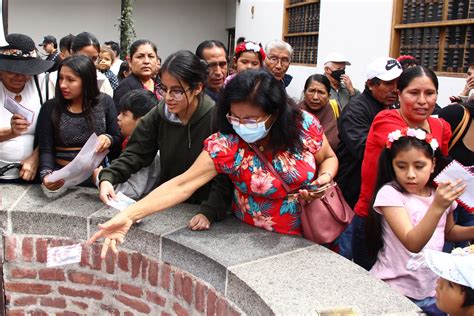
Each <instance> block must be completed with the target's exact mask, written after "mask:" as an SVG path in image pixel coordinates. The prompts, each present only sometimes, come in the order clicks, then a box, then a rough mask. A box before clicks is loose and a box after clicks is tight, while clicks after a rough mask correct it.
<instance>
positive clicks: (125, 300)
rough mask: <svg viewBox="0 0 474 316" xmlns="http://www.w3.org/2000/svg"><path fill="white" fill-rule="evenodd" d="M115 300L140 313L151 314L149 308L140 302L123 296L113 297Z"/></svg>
mask: <svg viewBox="0 0 474 316" xmlns="http://www.w3.org/2000/svg"><path fill="white" fill-rule="evenodd" d="M115 299H116V300H117V301H119V302H121V303H122V304H124V305H127V306H128V307H130V308H133V309H134V310H136V311H138V312H140V313H144V314H149V313H150V312H151V309H150V306H148V305H147V304H146V303H144V302H142V301H139V300H135V299H132V298H128V297H126V296H123V295H115Z"/></svg>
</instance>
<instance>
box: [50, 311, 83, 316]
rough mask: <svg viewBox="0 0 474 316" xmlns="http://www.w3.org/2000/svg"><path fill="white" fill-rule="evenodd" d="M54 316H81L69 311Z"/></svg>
mask: <svg viewBox="0 0 474 316" xmlns="http://www.w3.org/2000/svg"><path fill="white" fill-rule="evenodd" d="M56 316H81V314H78V313H75V312H70V311H64V312H62V313H56Z"/></svg>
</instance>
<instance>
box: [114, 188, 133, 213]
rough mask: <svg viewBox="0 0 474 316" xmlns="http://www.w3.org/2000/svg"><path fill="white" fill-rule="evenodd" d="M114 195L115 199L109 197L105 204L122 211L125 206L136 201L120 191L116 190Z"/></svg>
mask: <svg viewBox="0 0 474 316" xmlns="http://www.w3.org/2000/svg"><path fill="white" fill-rule="evenodd" d="M115 196H116V197H117V201H115V200H112V199H109V201H108V202H107V205H109V206H112V207H113V208H115V209H117V210H119V211H123V210H124V209H125V208H127V206H129V205H132V204H134V203H135V202H136V201H135V200H134V199H131V198H129V197H128V196H126V195H125V194H123V193H122V192H118V193H117V194H115Z"/></svg>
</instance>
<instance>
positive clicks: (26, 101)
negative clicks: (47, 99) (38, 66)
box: [0, 74, 45, 164]
mask: <svg viewBox="0 0 474 316" xmlns="http://www.w3.org/2000/svg"><path fill="white" fill-rule="evenodd" d="M38 80H39V83H40V89H41V90H42V95H43V97H44V95H45V93H44V88H43V87H42V86H43V84H44V74H41V75H38ZM42 83H43V84H42ZM6 95H7V96H9V97H11V98H12V99H15V96H17V95H20V96H21V101H20V102H19V103H20V104H21V105H22V106H24V107H25V108H27V109H29V110H31V111H33V113H34V117H33V123H32V124H31V125H30V127H28V129H27V130H26V131H25V132H23V133H22V134H21V135H19V136H17V137H14V138H12V139H9V140H6V141H3V142H0V164H5V163H10V162H20V161H22V160H23V159H26V158H28V157H29V156H31V154H32V153H33V149H34V148H33V141H34V138H35V128H36V122H37V121H38V114H39V111H40V109H41V103H40V97H39V92H38V90H37V89H36V85H35V81H34V79H33V77H32V78H31V79H30V80H29V81H28V82H27V83H26V85H25V88H23V90H22V91H21V92H20V93H13V92H11V91H9V90H7V88H5V86H4V85H3V82H0V105H1V106H0V127H2V128H10V120H11V118H12V116H13V114H11V113H10V112H9V111H8V110H7V109H5V107H4V102H5V96H6Z"/></svg>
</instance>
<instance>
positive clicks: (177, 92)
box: [156, 85, 191, 101]
mask: <svg viewBox="0 0 474 316" xmlns="http://www.w3.org/2000/svg"><path fill="white" fill-rule="evenodd" d="M189 90H191V87H189V88H186V89H184V90H181V89H167V88H166V87H164V86H162V85H158V86H157V89H156V91H157V92H158V94H159V95H161V96H162V97H163V98H164V97H166V94H169V96H170V98H171V99H173V100H176V101H181V100H182V99H183V94H185V93H186V92H187V91H189Z"/></svg>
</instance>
